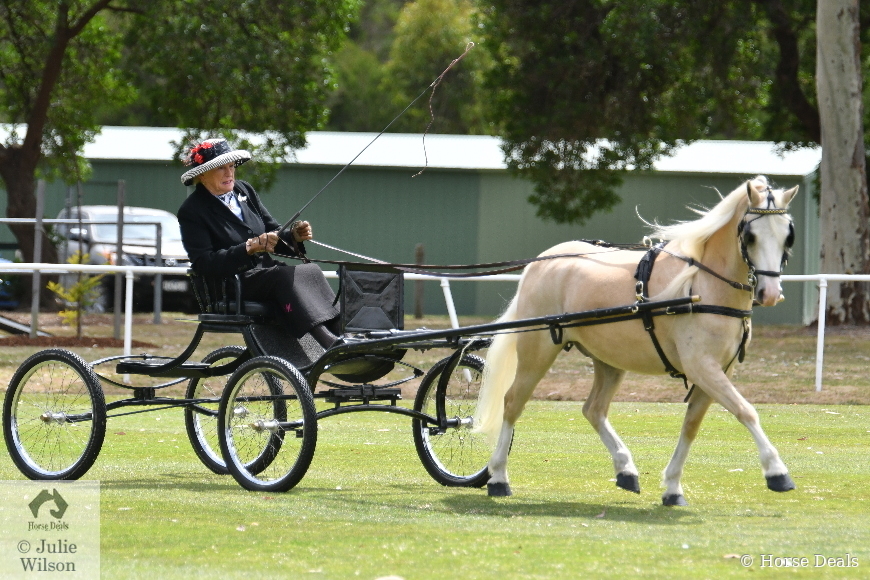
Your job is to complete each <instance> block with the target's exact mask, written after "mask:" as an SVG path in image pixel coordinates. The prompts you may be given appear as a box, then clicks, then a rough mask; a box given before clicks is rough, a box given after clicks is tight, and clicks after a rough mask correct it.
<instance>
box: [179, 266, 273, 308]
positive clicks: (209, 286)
mask: <svg viewBox="0 0 870 580" xmlns="http://www.w3.org/2000/svg"><path fill="white" fill-rule="evenodd" d="M187 275H188V277H189V278H190V281H191V287H192V288H193V294H194V296H195V297H196V302H197V304H199V311H200V312H201V313H202V314H241V315H247V316H273V315H274V314H275V309H274V308H273V307H272V306H271V305H269V304H265V303H263V302H254V301H251V300H242V299H241V296H242V278H241V276H240V275H239V274H235V275H234V276H232V277H222V276H202V275H200V274H197V273H196V272H194V271H193V270H188V271H187Z"/></svg>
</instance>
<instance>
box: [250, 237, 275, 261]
mask: <svg viewBox="0 0 870 580" xmlns="http://www.w3.org/2000/svg"><path fill="white" fill-rule="evenodd" d="M277 243H278V234H276V233H275V232H266V233H265V234H260V235H259V236H257V237H256V238H251V239H250V240H248V241H247V242H245V251H246V252H248V255H249V256H251V255H253V254H257V253H260V252H274V251H275V245H276V244H277Z"/></svg>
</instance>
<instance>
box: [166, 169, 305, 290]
mask: <svg viewBox="0 0 870 580" xmlns="http://www.w3.org/2000/svg"><path fill="white" fill-rule="evenodd" d="M233 190H234V191H235V192H236V196H237V197H238V199H239V205H240V206H241V208H242V215H243V217H244V221H242V220H240V219H239V218H237V217H236V216H235V214H233V212H232V211H230V208H228V207H227V206H226V205H224V203H223V202H222V201H221V200H220V199H218V198H217V197H216V196H214V195H212V194H211V193H210V192H209V191H208V190H207V189H206V188H205V187H203V185H202V184H201V183H200V184H197V186H196V189H195V190H194V192H193V193H191V194H190V195H189V196H188V197H187V199H186V200H184V203H182V204H181V207H180V208H179V209H178V223H179V225H180V226H181V241H182V243H183V244H184V249H185V250H186V251H187V255H188V257H189V258H190V263H191V267H192V268H193V270H194V271H195V272H196V273H198V274H201V275H205V276H232V275H234V274H236V273H239V272H245V271H247V270H250V269H252V268H257V267H260V268H268V267H270V266H274V265H275V264H277V262H276V261H275V260H273V259H272V257H271V256H269V255H268V254H266V253H258V254H254V255H253V256H249V255H248V253H247V251H246V250H245V242H246V241H247V240H248V239H250V238H253V237H255V236H258V235H260V234H262V233H265V232H271V231H274V230H277V229H278V228H280V227H281V224H279V223H278V222H277V221H276V220H275V218H273V217H272V216H271V214H269V211H268V210H267V209H266V208H265V206H263V204H262V202H261V201H260V197H259V196H258V195H257V192H256V191H254V188H253V187H251V185H250V184H249V183H247V182H244V181H236V185H235V187H234V188H233ZM290 235H291V234H290V233H289V232H287V233H286V235H285V237H288V236H290ZM279 246H284V244H281V243H279ZM299 246H300V248H301V246H302V245H301V244H299ZM279 250H282V253H285V251H286V253H287V254H289V255H294V254H295V252H294V251H293V250H292V249H291V248H290V247H289V246H288V247H286V248H283V247H282V248H279ZM302 251H304V249H303V250H302Z"/></svg>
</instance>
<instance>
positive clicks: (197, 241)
mask: <svg viewBox="0 0 870 580" xmlns="http://www.w3.org/2000/svg"><path fill="white" fill-rule="evenodd" d="M250 159H251V154H250V153H249V152H247V151H244V150H233V149H232V148H231V147H230V146H229V144H228V143H227V141H226V139H208V140H206V141H203V142H202V143H200V144H198V145H196V146H194V147H192V148H191V149H190V151H189V152H188V155H187V158H186V159H185V164H186V165H188V166H189V167H190V169H188V170H187V171H186V172H185V173H184V174H183V175H182V176H181V182H182V183H183V184H184V185H194V184H195V185H196V188H195V189H194V191H193V193H191V194H190V195H189V196H188V197H187V199H186V200H185V201H184V203H182V204H181V208H180V209H179V210H178V223H179V224H180V225H181V240H182V242H183V243H184V249H185V250H187V255H188V256H189V257H190V262H191V266H192V268H193V270H194V271H195V272H196V273H198V274H201V275H204V276H224V277H226V276H232V275H234V274H241V275H242V278H243V280H242V295H243V297H244V298H246V299H248V300H255V301H259V302H275V303H277V306H278V307H279V310H280V311H281V312H282V316H283V319H284V322H285V323H286V325H287V327H288V328H289V329H290V332H291V333H292V334H293V335H294V336H295V337H297V338H301V337H302V336H304V335H305V334H306V333H310V334H311V336H312V337H314V339H315V340H317V342H318V343H320V345H321V346H323V347H324V348H330V347H331V346H334V345H335V344H336V343H337V341H338V337H336V334H337V333H338V332H339V331H338V328H337V327H338V314H339V312H338V309H337V308H336V307H335V305H334V302H335V294H334V293H333V291H332V289H331V288H330V286H329V283H328V282H327V281H326V278H325V277H324V276H323V272H322V271H321V270H320V268H319V267H317V265H315V264H300V265H297V266H288V265H287V264H284V263H282V262H278V261H276V260H273V259H272V257H271V256H270V255H269V252H274V251H275V248H276V247H279V248H281V250H282V252H283V253H287V254H289V255H294V256H299V255H301V254H302V253H304V247H303V246H302V242H304V241H305V240H310V239H312V232H311V225H310V224H309V223H308V222H297V223H295V224H293V226H292V227H291V228H290V231H289V233H288V234H285V236H286V238H287V239H281V238H279V237H278V234H277V233H276V230H278V229H279V228H280V227H281V224H279V223H278V222H277V221H275V218H273V217H272V216H271V215H270V214H269V212H268V210H266V208H265V206H263V204H262V203H261V202H260V198H259V196H258V195H257V192H256V191H254V188H253V187H251V185H250V184H248V183H246V182H244V181H236V179H235V172H236V167H238V166H239V165H241V164H242V163H245V162H246V161H248V160H250ZM285 250H286V252H284V251H285Z"/></svg>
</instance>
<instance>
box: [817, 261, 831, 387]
mask: <svg viewBox="0 0 870 580" xmlns="http://www.w3.org/2000/svg"><path fill="white" fill-rule="evenodd" d="M827 304H828V280H827V279H826V278H822V279H821V280H819V328H818V336H817V338H816V392H820V391H821V390H822V363H823V362H824V358H825V310H826V308H827Z"/></svg>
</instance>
